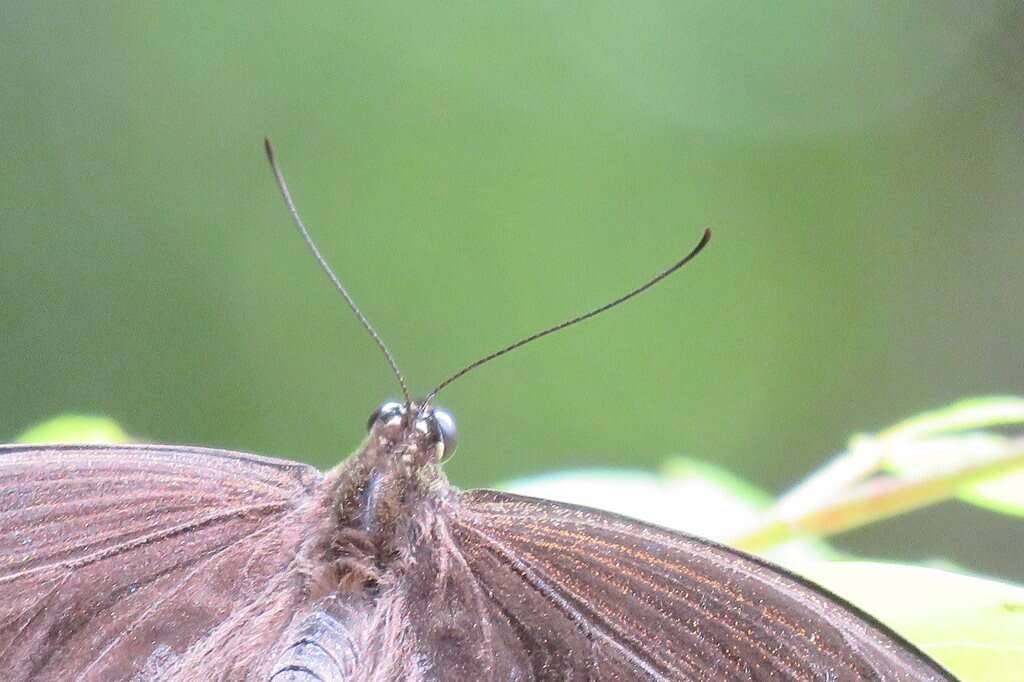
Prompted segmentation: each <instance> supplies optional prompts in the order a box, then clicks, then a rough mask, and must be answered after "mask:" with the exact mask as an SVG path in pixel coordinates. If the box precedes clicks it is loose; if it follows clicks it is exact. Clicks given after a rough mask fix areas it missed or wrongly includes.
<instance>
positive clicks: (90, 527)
mask: <svg viewBox="0 0 1024 682" xmlns="http://www.w3.org/2000/svg"><path fill="white" fill-rule="evenodd" d="M320 480H321V474H320V473H319V472H318V471H317V470H315V469H313V468H312V467H309V466H306V465H304V464H298V463H295V462H287V461H283V460H275V459H270V458H265V457H259V456H256V455H248V454H244V453H238V452H232V451H227V450H215V449H208V448H198V447H186V446H162V445H109V446H108V445H89V446H74V445H52V446H40V445H28V446H22V445H6V446H0V670H3V671H4V679H6V680H21V679H103V680H111V679H128V678H131V677H133V676H137V675H141V676H142V677H144V678H146V679H149V678H156V677H161V675H160V670H163V669H167V668H169V667H172V666H174V665H176V664H177V663H180V659H181V656H182V654H183V652H185V651H187V650H189V649H190V648H195V645H196V644H197V642H199V641H200V640H202V639H203V638H204V637H206V636H207V635H209V634H210V633H211V632H213V631H214V630H215V629H216V628H220V629H221V630H222V631H223V630H224V628H225V623H226V621H228V620H230V618H231V617H232V614H240V613H245V615H246V617H247V618H255V617H257V616H260V614H261V612H262V613H267V612H269V613H271V614H272V615H274V616H275V617H277V616H280V617H279V618H278V620H279V621H282V622H284V621H283V619H284V615H285V614H284V610H285V608H284V607H285V606H286V604H285V602H286V601H287V599H288V598H290V597H291V596H293V594H292V586H291V584H290V583H288V582H287V580H286V578H285V576H286V575H287V573H288V570H289V567H290V565H291V563H292V562H293V560H294V557H295V554H296V548H297V547H298V544H299V543H300V542H301V540H302V537H301V536H302V533H301V530H302V528H304V527H305V526H304V525H303V524H302V519H303V518H304V517H303V513H304V512H303V505H306V504H307V503H308V501H309V499H310V497H311V493H312V491H313V489H314V488H315V486H316V485H317V483H318V482H319V481H320ZM271 589H276V590H278V591H279V592H280V594H271V593H270V590H271ZM260 602H265V604H264V605H263V606H257V604H260ZM253 609H256V611H253ZM247 611H248V612H247ZM246 612H247V613H246ZM260 617H264V616H260ZM221 639H226V638H225V637H221Z"/></svg>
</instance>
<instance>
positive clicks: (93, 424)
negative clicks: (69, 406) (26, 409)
mask: <svg viewBox="0 0 1024 682" xmlns="http://www.w3.org/2000/svg"><path fill="white" fill-rule="evenodd" d="M129 441H130V439H129V437H128V434H126V433H125V432H124V430H123V429H122V428H121V426H120V425H119V424H118V423H117V422H116V421H114V420H113V419H108V418H106V417H86V416H82V415H75V414H67V415H61V416H60V417H54V418H52V419H48V420H46V421H44V422H40V423H38V424H36V425H34V426H30V427H29V428H28V429H26V430H25V431H23V432H22V433H21V435H19V436H18V437H17V438H16V439H15V442H17V443H127V442H129Z"/></svg>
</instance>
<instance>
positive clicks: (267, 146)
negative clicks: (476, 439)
mask: <svg viewBox="0 0 1024 682" xmlns="http://www.w3.org/2000/svg"><path fill="white" fill-rule="evenodd" d="M263 149H264V151H266V152H267V158H268V159H270V160H271V161H273V160H274V145H272V144H271V143H270V138H269V137H264V138H263Z"/></svg>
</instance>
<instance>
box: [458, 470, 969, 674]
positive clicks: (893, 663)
mask: <svg viewBox="0 0 1024 682" xmlns="http://www.w3.org/2000/svg"><path fill="white" fill-rule="evenodd" d="M447 522H448V524H449V525H450V526H451V527H452V532H453V535H454V537H455V538H456V544H457V545H458V546H459V549H460V551H461V552H462V554H463V555H464V556H465V558H466V561H467V563H468V565H469V568H470V570H471V572H472V574H473V576H474V578H475V579H476V580H477V581H478V582H479V583H480V584H481V585H482V588H483V593H484V594H487V595H489V596H490V599H491V600H492V601H493V602H494V603H495V604H494V605H495V610H496V611H497V612H500V613H501V620H503V621H505V622H504V623H503V625H507V626H508V628H511V629H514V630H517V631H518V632H519V633H520V634H519V638H520V639H522V638H523V637H531V638H532V639H533V642H532V644H531V646H533V647H534V648H536V647H538V646H540V645H539V644H538V643H543V642H545V641H551V638H550V637H545V633H544V632H543V630H544V628H546V627H548V624H546V623H545V622H538V621H537V620H535V619H533V618H532V616H531V613H530V612H531V611H536V612H538V613H540V612H541V610H542V609H541V607H540V606H539V603H540V602H544V603H545V604H546V605H547V607H546V608H548V610H549V611H554V612H558V613H560V614H562V617H563V618H564V619H567V620H568V621H572V622H573V624H574V625H575V628H576V631H577V632H578V633H580V636H578V638H577V639H578V641H576V642H574V643H570V644H565V645H564V646H562V647H561V650H557V648H555V647H549V650H548V651H538V652H533V653H535V654H536V655H533V654H531V653H530V652H527V653H526V654H525V655H526V656H527V657H528V658H530V659H531V660H532V663H531V665H533V674H534V675H535V677H537V678H538V679H554V678H555V676H554V675H553V674H549V673H546V672H545V670H550V671H554V670H558V669H559V668H561V669H563V670H564V669H569V668H571V667H572V666H573V665H575V666H580V665H585V664H586V663H585V662H583V661H576V662H575V663H573V662H572V661H569V660H568V658H567V657H572V656H573V655H575V654H574V653H573V648H575V649H583V650H588V647H589V653H588V656H587V658H588V659H589V660H590V661H593V662H594V663H593V665H594V666H598V667H595V668H594V669H593V670H591V671H590V673H588V674H596V675H597V677H598V678H601V676H602V673H603V671H604V670H607V671H611V672H612V673H613V674H614V675H619V676H622V677H623V678H624V679H633V678H634V677H635V679H652V678H653V679H691V678H693V679H696V678H704V677H706V676H707V675H708V674H709V671H710V672H711V673H712V677H714V678H716V679H757V678H759V677H761V676H780V675H781V676H782V677H783V678H784V679H809V680H814V679H836V680H846V679H850V680H855V679H866V680H867V679H879V680H890V679H895V680H945V681H950V680H955V679H956V678H954V677H953V676H952V675H951V674H950V673H949V672H948V671H946V670H944V669H943V668H942V667H941V666H940V665H939V664H938V663H936V662H935V661H934V660H932V659H931V658H930V657H928V656H927V655H926V654H925V653H923V652H922V651H921V650H920V649H918V648H917V647H916V646H915V645H913V644H912V643H910V642H908V641H907V640H906V639H905V638H903V637H902V636H900V635H899V634H897V633H896V632H895V631H893V630H892V629H891V628H889V627H888V626H886V625H885V624H883V623H881V622H880V621H878V620H877V619H876V618H874V617H872V616H871V615H869V614H867V613H864V612H863V611H862V610H860V609H859V608H857V607H856V606H854V605H852V604H850V603H849V602H848V601H846V600H844V599H842V598H841V597H838V596H837V595H834V594H832V593H831V592H829V591H828V590H825V589H824V588H822V587H820V586H819V585H817V584H815V583H813V582H811V581H809V580H807V579H805V578H802V577H800V576H798V575H795V574H793V573H792V572H790V571H788V570H787V569H784V568H781V567H779V566H776V565H775V564H772V563H771V562H768V561H765V560H764V559H760V558H758V557H755V556H752V555H749V554H746V553H744V552H741V551H738V550H735V549H732V548H730V547H727V546H724V545H721V544H718V543H714V542H710V541H707V540H703V539H701V538H697V537H693V536H690V535H686V534H683V533H679V532H676V531H671V530H667V529H664V528H659V527H657V526H653V525H650V524H646V523H642V522H640V521H636V520H633V519H630V518H628V517H624V516H620V515H617V514H612V513H608V512H602V511H597V510H594V509H589V508H586V507H582V506H576V505H570V504H562V503H555V502H550V501H547V500H539V499H535V498H529V497H522V496H517V495H512V494H507V493H499V492H494V491H486V490H478V491H467V492H465V493H461V494H460V495H459V497H458V504H457V505H455V507H454V508H453V510H452V513H451V514H450V517H449V519H448V521H447ZM523 585H528V586H529V589H527V590H523V589H522V586H523ZM547 618H548V620H549V621H550V618H551V616H550V615H548V616H547ZM531 631H532V633H531ZM552 633H553V631H552ZM558 636H559V637H560V638H561V639H562V640H564V639H565V637H566V636H565V633H564V631H563V632H562V633H561V634H559V635H558ZM563 644H564V642H563ZM602 661H604V662H603V663H602ZM600 666H604V667H603V668H602V667H600ZM623 671H632V672H631V673H630V672H623ZM629 675H632V676H633V677H629Z"/></svg>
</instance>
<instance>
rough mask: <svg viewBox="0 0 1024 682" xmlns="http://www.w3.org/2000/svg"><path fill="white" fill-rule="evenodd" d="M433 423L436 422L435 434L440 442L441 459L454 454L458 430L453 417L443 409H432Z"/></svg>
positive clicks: (457, 441) (457, 442)
mask: <svg viewBox="0 0 1024 682" xmlns="http://www.w3.org/2000/svg"><path fill="white" fill-rule="evenodd" d="M434 423H435V424H437V435H438V438H439V439H440V442H441V448H442V451H441V452H442V454H441V461H442V462H443V461H444V460H446V459H448V458H449V457H451V456H452V455H453V454H455V448H456V447H457V446H458V445H459V432H458V431H457V430H456V429H455V419H454V418H452V416H451V415H450V414H449V413H448V412H446V411H444V410H438V409H435V410H434Z"/></svg>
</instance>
